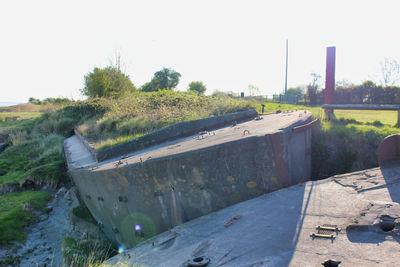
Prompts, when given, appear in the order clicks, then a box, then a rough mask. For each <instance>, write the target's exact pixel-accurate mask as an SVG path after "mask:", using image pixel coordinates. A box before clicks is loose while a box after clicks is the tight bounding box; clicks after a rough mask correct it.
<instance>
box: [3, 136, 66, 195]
mask: <svg viewBox="0 0 400 267" xmlns="http://www.w3.org/2000/svg"><path fill="white" fill-rule="evenodd" d="M17 133H18V134H17ZM9 139H10V143H11V144H13V145H10V146H9V147H8V148H7V149H6V150H5V151H4V152H3V153H1V154H0V187H1V186H2V185H3V184H5V183H9V184H22V183H23V182H24V181H25V180H26V179H30V180H32V181H34V182H36V183H38V184H47V185H50V186H53V187H55V186H56V185H57V184H58V182H59V179H60V177H61V174H62V173H61V172H62V168H63V165H64V157H63V137H62V136H60V135H56V134H51V135H39V134H37V135H34V136H33V137H32V136H29V135H28V134H27V133H26V132H16V134H14V135H10V138H9Z"/></svg>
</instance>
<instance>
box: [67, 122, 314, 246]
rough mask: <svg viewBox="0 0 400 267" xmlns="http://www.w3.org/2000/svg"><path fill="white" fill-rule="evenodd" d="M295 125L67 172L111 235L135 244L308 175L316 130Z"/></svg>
mask: <svg viewBox="0 0 400 267" xmlns="http://www.w3.org/2000/svg"><path fill="white" fill-rule="evenodd" d="M293 129H294V126H291V127H288V128H286V129H283V130H282V131H280V132H277V133H274V134H268V135H265V136H253V137H249V138H246V139H242V140H237V141H233V142H228V143H223V144H219V145H215V146H212V147H208V148H205V149H201V150H197V151H191V152H185V153H181V154H177V155H172V156H167V157H163V158H158V159H150V160H147V161H145V162H143V163H137V164H130V165H121V167H116V168H113V169H108V170H101V169H95V168H92V169H91V168H81V169H74V170H70V174H71V176H72V178H73V180H74V182H75V184H76V185H77V187H78V189H79V191H80V193H81V197H82V199H83V200H84V202H85V204H86V205H87V206H88V208H89V210H90V211H91V212H92V214H93V216H94V217H95V218H96V220H97V221H98V222H100V224H101V225H102V226H103V230H104V231H105V233H106V234H107V235H108V237H110V238H111V240H113V241H114V242H115V243H117V244H124V245H126V246H128V247H132V246H134V245H135V244H137V243H138V242H141V241H143V240H145V239H147V238H148V237H151V236H153V235H155V234H157V233H160V232H163V231H165V230H167V229H168V228H172V227H173V226H176V225H178V224H181V223H183V222H186V221H188V220H191V219H194V218H196V217H199V216H202V215H205V214H208V213H210V212H212V211H216V210H219V209H222V208H224V207H227V206H230V205H232V204H235V203H238V202H241V201H244V200H247V199H251V198H254V197H257V196H259V195H262V194H264V193H268V192H271V191H275V190H277V189H279V188H282V187H285V186H289V185H293V184H297V183H299V182H301V181H304V180H307V179H309V177H310V151H311V129H310V128H309V127H308V128H307V127H305V128H302V129H297V130H293ZM135 225H140V226H141V227H142V230H141V231H140V232H138V231H135V229H134V227H135ZM210 231H212V229H210Z"/></svg>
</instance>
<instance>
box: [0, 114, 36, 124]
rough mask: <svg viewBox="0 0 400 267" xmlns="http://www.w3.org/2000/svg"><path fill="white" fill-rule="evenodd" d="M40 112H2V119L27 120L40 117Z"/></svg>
mask: <svg viewBox="0 0 400 267" xmlns="http://www.w3.org/2000/svg"><path fill="white" fill-rule="evenodd" d="M40 115H41V113H40V112H0V121H1V122H6V121H11V120H12V119H14V118H15V119H17V120H25V119H33V118H38V117H40Z"/></svg>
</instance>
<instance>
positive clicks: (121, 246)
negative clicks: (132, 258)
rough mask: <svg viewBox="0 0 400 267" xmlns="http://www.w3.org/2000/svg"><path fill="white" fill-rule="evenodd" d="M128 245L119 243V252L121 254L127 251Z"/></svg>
mask: <svg viewBox="0 0 400 267" xmlns="http://www.w3.org/2000/svg"><path fill="white" fill-rule="evenodd" d="M125 249H126V247H125V246H124V245H119V246H118V254H121V253H123V252H124V251H125Z"/></svg>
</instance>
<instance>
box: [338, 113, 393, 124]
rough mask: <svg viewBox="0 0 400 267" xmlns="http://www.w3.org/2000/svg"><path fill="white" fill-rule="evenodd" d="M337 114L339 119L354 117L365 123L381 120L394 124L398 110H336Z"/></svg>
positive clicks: (384, 122)
mask: <svg viewBox="0 0 400 267" xmlns="http://www.w3.org/2000/svg"><path fill="white" fill-rule="evenodd" d="M335 116H336V118H337V119H340V118H343V119H354V120H356V121H358V122H361V123H364V124H366V123H373V122H374V121H380V122H381V123H382V124H386V125H388V126H394V125H395V124H396V123H397V111H394V110H335Z"/></svg>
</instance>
